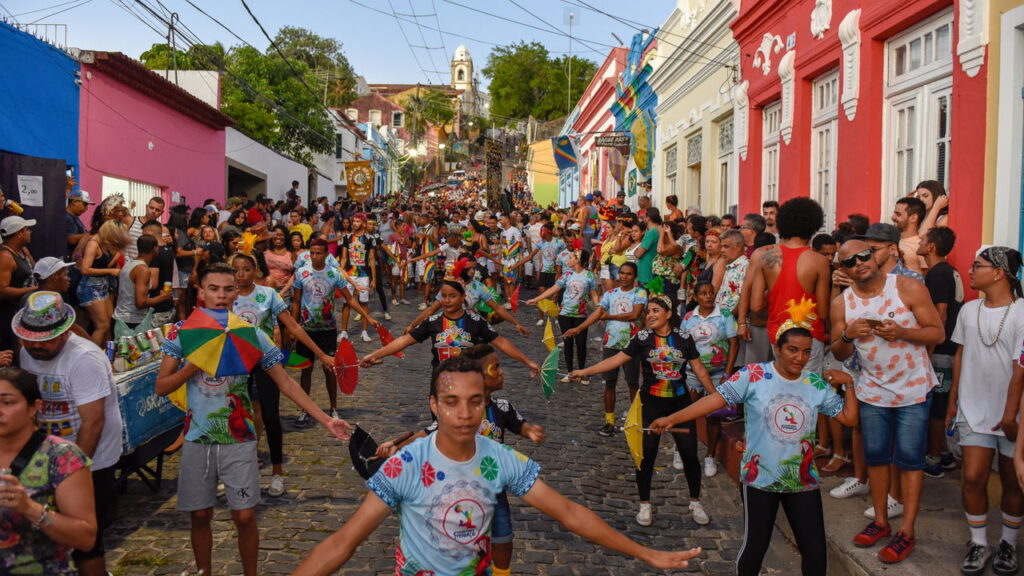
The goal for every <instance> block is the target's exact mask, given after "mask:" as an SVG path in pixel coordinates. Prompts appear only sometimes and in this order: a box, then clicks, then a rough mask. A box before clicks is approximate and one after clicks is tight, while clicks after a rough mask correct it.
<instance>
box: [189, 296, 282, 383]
mask: <svg viewBox="0 0 1024 576" xmlns="http://www.w3.org/2000/svg"><path fill="white" fill-rule="evenodd" d="M178 339H179V340H180V341H181V353H182V356H184V357H185V359H186V360H188V361H189V362H191V363H193V364H195V365H196V366H198V367H199V369H200V370H202V371H203V372H206V373H207V374H210V375H212V376H217V377H223V376H240V375H243V374H249V373H250V372H252V369H253V367H254V366H256V363H257V362H259V360H260V358H262V357H263V351H262V350H261V349H260V344H259V338H258V336H257V334H256V328H255V327H253V325H252V324H249V323H248V322H246V321H245V320H242V319H241V318H239V317H238V316H236V315H235V314H234V313H233V312H231V311H230V310H227V309H211V308H196V309H195V311H194V312H192V314H191V315H189V317H188V319H186V320H185V322H183V323H182V325H181V328H179V329H178Z"/></svg>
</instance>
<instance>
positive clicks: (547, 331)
mask: <svg viewBox="0 0 1024 576" xmlns="http://www.w3.org/2000/svg"><path fill="white" fill-rule="evenodd" d="M543 342H544V345H545V346H547V347H548V351H549V352H550V351H551V350H554V349H555V348H556V347H558V343H557V342H556V341H555V331H554V330H552V329H551V319H550V318H548V319H547V321H546V323H545V324H544V340H543Z"/></svg>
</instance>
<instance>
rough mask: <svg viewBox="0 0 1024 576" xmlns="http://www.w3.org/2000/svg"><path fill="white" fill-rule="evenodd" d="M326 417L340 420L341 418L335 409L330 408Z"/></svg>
mask: <svg viewBox="0 0 1024 576" xmlns="http://www.w3.org/2000/svg"><path fill="white" fill-rule="evenodd" d="M327 415H328V416H330V417H331V418H337V419H341V416H340V415H339V414H338V409H337V408H331V411H330V412H328V413H327Z"/></svg>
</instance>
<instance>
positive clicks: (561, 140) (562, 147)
mask: <svg viewBox="0 0 1024 576" xmlns="http://www.w3.org/2000/svg"><path fill="white" fill-rule="evenodd" d="M551 147H552V148H553V149H554V152H555V164H557V165H558V169H559V170H569V169H571V168H575V167H576V165H577V164H578V163H579V161H578V160H577V154H576V143H575V142H574V141H573V139H572V138H570V137H568V136H558V137H556V138H552V139H551Z"/></svg>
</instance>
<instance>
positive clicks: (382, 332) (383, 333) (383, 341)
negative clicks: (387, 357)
mask: <svg viewBox="0 0 1024 576" xmlns="http://www.w3.org/2000/svg"><path fill="white" fill-rule="evenodd" d="M377 337H378V338H380V347H381V348H383V347H385V346H387V345H388V344H391V343H392V342H394V341H395V336H394V335H393V334H392V333H391V331H390V330H388V329H387V328H385V327H384V325H383V324H377ZM395 356H397V357H399V358H405V352H395Z"/></svg>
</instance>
